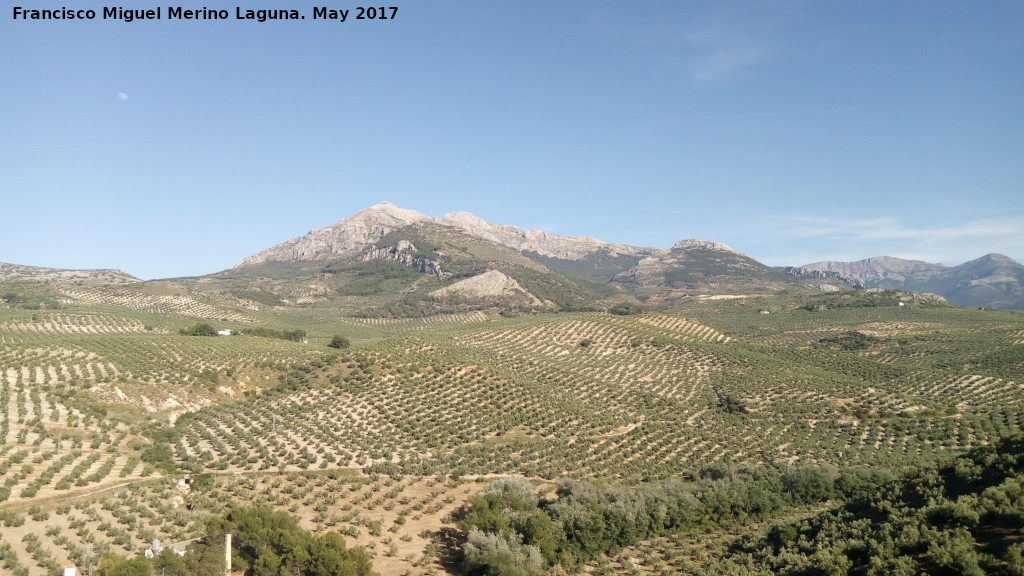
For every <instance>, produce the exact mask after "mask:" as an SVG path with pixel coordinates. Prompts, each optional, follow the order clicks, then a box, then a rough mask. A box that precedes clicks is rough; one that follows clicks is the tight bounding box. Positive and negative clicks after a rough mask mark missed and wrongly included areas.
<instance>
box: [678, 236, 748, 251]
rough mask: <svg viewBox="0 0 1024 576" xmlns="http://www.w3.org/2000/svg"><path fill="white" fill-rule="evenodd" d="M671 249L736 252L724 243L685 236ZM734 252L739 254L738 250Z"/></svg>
mask: <svg viewBox="0 0 1024 576" xmlns="http://www.w3.org/2000/svg"><path fill="white" fill-rule="evenodd" d="M672 249H673V250H694V249H703V250H719V251H722V252H736V251H735V250H733V249H732V248H729V247H728V246H726V245H725V244H721V243H719V242H709V241H707V240H697V239H696V238H687V239H685V240H680V241H679V242H676V244H675V246H673V247H672ZM736 253H737V254H739V252H736Z"/></svg>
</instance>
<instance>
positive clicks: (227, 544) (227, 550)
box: [224, 532, 231, 576]
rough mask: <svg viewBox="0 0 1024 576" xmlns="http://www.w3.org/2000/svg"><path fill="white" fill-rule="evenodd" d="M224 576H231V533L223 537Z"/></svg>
mask: <svg viewBox="0 0 1024 576" xmlns="http://www.w3.org/2000/svg"><path fill="white" fill-rule="evenodd" d="M224 576H231V533H230V532H229V533H227V534H225V535H224Z"/></svg>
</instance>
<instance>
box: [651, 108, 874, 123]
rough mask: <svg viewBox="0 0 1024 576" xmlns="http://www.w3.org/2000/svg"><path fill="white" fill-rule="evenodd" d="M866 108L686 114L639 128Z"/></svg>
mask: <svg viewBox="0 0 1024 576" xmlns="http://www.w3.org/2000/svg"><path fill="white" fill-rule="evenodd" d="M863 110H865V108H862V107H859V106H850V107H840V108H810V109H807V110H776V111H767V112H740V113H736V114H687V115H685V116H674V117H670V118H662V119H659V120H653V121H650V122H644V123H642V124H638V125H637V127H638V128H652V127H661V126H671V125H674V124H682V123H685V122H690V121H693V120H747V119H750V120H753V119H758V118H786V117H791V116H825V115H829V114H845V113H848V112H860V111H863Z"/></svg>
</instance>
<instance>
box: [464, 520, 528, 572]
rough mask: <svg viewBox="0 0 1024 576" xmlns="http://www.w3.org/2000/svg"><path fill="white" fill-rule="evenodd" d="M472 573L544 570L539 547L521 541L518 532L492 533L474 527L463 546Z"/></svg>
mask: <svg viewBox="0 0 1024 576" xmlns="http://www.w3.org/2000/svg"><path fill="white" fill-rule="evenodd" d="M462 550H463V552H464V553H465V555H466V564H467V566H468V567H469V569H470V571H471V573H474V574H486V575H487V576H534V575H539V574H542V573H543V572H544V558H543V555H542V554H541V552H540V549H539V548H537V547H536V546H532V545H529V544H523V543H522V537H521V536H519V535H518V534H514V533H508V534H504V535H502V534H492V533H487V532H483V531H482V530H477V529H475V528H474V529H471V530H470V531H469V537H468V538H467V539H466V543H465V544H464V545H463V547H462Z"/></svg>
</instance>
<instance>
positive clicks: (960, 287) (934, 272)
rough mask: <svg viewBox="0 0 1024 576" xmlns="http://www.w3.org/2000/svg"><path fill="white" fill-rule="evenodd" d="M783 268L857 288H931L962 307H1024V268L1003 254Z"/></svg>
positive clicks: (889, 258) (797, 274)
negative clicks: (949, 262) (946, 261)
mask: <svg viewBox="0 0 1024 576" xmlns="http://www.w3.org/2000/svg"><path fill="white" fill-rule="evenodd" d="M783 270H784V271H785V272H786V273H787V274H789V275H791V276H794V277H802V278H807V277H815V276H817V277H820V275H822V274H826V275H834V276H835V277H837V278H840V279H842V280H843V281H845V282H846V283H847V284H849V285H851V286H854V287H863V288H885V289H891V290H907V291H912V292H933V293H935V294H938V295H940V296H942V297H944V298H946V300H948V301H950V302H952V303H953V304H956V305H958V306H965V307H993V308H1009V309H1024V266H1022V265H1021V264H1020V263H1018V262H1017V261H1015V260H1014V259H1012V258H1010V257H1008V256H1005V255H1003V254H996V253H990V254H985V255H984V256H981V257H979V258H975V259H974V260H970V261H968V262H964V263H963V264H960V265H958V266H945V265H943V264H933V263H930V262H924V261H921V260H905V259H902V258H896V257H893V256H876V257H873V258H865V259H864V260H857V261H854V262H839V261H822V262H814V263H811V264H805V265H803V266H792V267H787V268H784V269H783Z"/></svg>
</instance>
